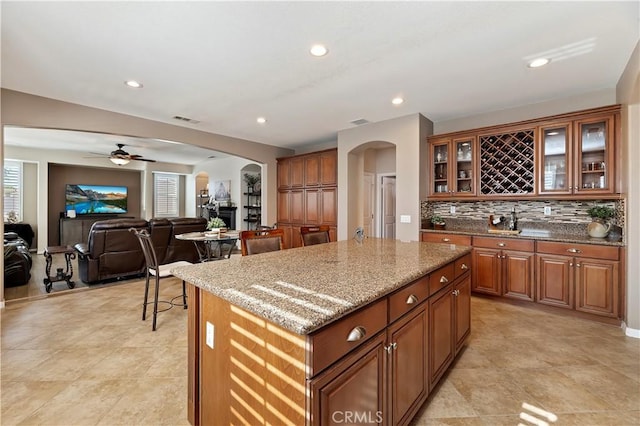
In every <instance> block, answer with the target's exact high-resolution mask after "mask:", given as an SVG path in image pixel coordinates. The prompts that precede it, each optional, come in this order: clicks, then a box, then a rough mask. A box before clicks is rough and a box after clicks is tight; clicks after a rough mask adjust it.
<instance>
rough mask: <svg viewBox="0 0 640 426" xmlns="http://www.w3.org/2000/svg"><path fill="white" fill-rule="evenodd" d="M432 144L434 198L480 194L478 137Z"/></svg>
mask: <svg viewBox="0 0 640 426" xmlns="http://www.w3.org/2000/svg"><path fill="white" fill-rule="evenodd" d="M430 147H431V153H430V155H431V163H430V164H431V170H430V176H431V180H432V185H431V186H430V195H431V196H432V197H451V196H456V197H469V196H474V195H476V188H475V180H474V179H473V176H475V174H476V172H477V170H476V167H475V164H476V160H475V153H476V139H475V137H474V136H462V137H457V138H444V139H438V140H434V141H432V142H431V143H430Z"/></svg>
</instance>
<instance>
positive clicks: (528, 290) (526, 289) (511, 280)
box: [502, 250, 535, 302]
mask: <svg viewBox="0 0 640 426" xmlns="http://www.w3.org/2000/svg"><path fill="white" fill-rule="evenodd" d="M502 267H503V270H502V288H503V295H504V296H505V297H511V298H514V299H522V300H530V301H532V302H533V287H534V281H533V277H534V268H535V266H534V254H533V253H525V252H517V251H508V250H505V251H503V252H502Z"/></svg>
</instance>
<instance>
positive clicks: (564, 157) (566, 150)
mask: <svg viewBox="0 0 640 426" xmlns="http://www.w3.org/2000/svg"><path fill="white" fill-rule="evenodd" d="M538 134H539V135H540V136H539V137H540V145H539V147H540V148H539V153H538V158H540V159H541V160H542V161H539V162H538V193H539V194H570V193H571V192H573V186H574V185H573V182H572V174H571V172H572V167H571V159H572V155H571V145H570V144H571V123H558V124H554V125H551V126H549V127H541V128H540V129H539V132H538Z"/></svg>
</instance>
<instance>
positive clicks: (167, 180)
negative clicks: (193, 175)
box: [153, 173, 180, 217]
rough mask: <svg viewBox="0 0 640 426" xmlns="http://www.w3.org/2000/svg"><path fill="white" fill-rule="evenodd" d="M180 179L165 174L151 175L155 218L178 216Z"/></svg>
mask: <svg viewBox="0 0 640 426" xmlns="http://www.w3.org/2000/svg"><path fill="white" fill-rule="evenodd" d="M179 182H180V177H179V176H178V175H172V174H167V173H154V174H153V189H154V191H153V198H154V211H153V215H154V216H156V217H162V216H165V217H172V216H178V215H179V212H178V184H179Z"/></svg>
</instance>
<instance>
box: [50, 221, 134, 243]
mask: <svg viewBox="0 0 640 426" xmlns="http://www.w3.org/2000/svg"><path fill="white" fill-rule="evenodd" d="M131 217H133V216H113V215H109V216H98V215H86V216H78V217H75V218H70V217H61V218H60V241H59V244H58V245H61V246H72V247H73V245H74V244H78V243H85V244H86V243H87V242H88V241H89V231H90V230H91V225H93V224H94V223H95V222H97V221H99V220H107V219H120V218H131Z"/></svg>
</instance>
